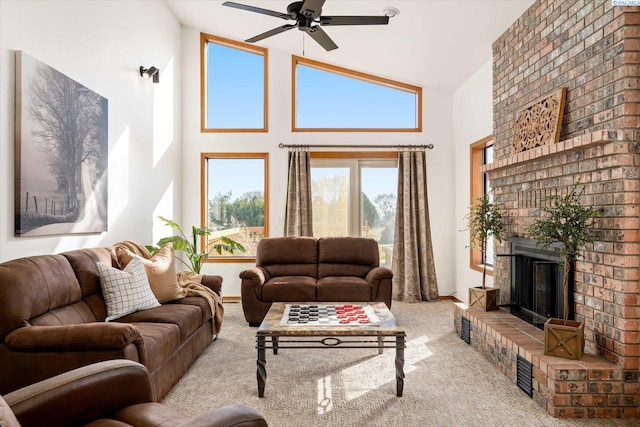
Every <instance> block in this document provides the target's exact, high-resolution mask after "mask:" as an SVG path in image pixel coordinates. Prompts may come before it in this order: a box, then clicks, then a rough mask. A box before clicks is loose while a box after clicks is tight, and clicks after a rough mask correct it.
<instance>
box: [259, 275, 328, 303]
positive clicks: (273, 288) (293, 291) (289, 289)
mask: <svg viewBox="0 0 640 427" xmlns="http://www.w3.org/2000/svg"><path fill="white" fill-rule="evenodd" d="M316 297H317V295H316V279H314V278H312V277H307V276H284V277H274V278H273V279H271V280H268V281H267V282H266V283H265V284H264V286H262V301H265V302H276V301H298V302H303V301H316Z"/></svg>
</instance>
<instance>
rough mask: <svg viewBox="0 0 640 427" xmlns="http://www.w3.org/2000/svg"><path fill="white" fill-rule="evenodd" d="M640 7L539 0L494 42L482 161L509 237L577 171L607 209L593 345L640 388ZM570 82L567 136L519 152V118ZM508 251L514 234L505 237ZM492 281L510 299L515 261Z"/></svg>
mask: <svg viewBox="0 0 640 427" xmlns="http://www.w3.org/2000/svg"><path fill="white" fill-rule="evenodd" d="M639 64H640V8H639V7H619V6H612V4H611V1H610V0H593V1H589V0H583V1H553V0H538V1H536V2H535V3H534V4H533V5H532V6H531V7H530V8H529V9H528V11H527V12H525V13H524V14H523V15H522V16H521V17H520V18H519V19H518V20H517V21H516V22H515V23H514V24H513V25H512V26H511V27H510V28H509V29H508V30H507V31H506V32H505V33H504V34H503V35H502V36H501V37H500V38H499V39H498V40H497V41H496V42H495V43H494V45H493V94H494V110H493V114H494V137H495V145H494V159H495V160H494V162H493V163H492V164H490V165H487V166H486V169H485V170H486V171H487V172H488V175H489V179H490V181H491V185H492V188H493V192H494V197H495V200H496V202H497V203H498V204H499V205H500V206H501V207H502V208H503V209H504V211H505V214H506V217H507V221H506V222H507V235H508V236H517V237H529V236H527V235H526V233H525V229H526V227H527V226H528V225H529V224H531V222H532V221H533V219H534V218H535V217H536V216H539V214H540V211H539V208H540V207H541V204H542V203H544V202H541V199H542V198H543V197H545V196H549V195H552V194H556V193H566V191H568V190H569V189H570V188H571V186H572V185H573V183H574V182H576V181H577V180H578V179H579V180H580V181H581V183H583V184H584V190H585V193H584V195H583V199H582V201H583V203H585V204H588V205H591V206H596V207H601V208H603V209H604V212H605V214H604V216H603V217H602V218H599V219H598V220H596V222H595V225H594V227H595V228H596V229H597V230H598V239H597V241H596V242H595V243H594V244H593V245H592V246H591V247H589V249H588V250H587V251H585V253H584V254H583V255H584V256H583V258H582V259H581V260H580V261H579V262H578V263H577V265H576V274H575V301H576V308H575V311H576V318H577V319H578V320H584V321H585V339H586V344H585V352H586V353H589V354H593V355H597V356H601V357H603V358H605V359H606V360H608V361H610V362H612V363H615V364H616V365H618V366H620V367H621V368H623V370H624V372H625V388H626V387H629V390H628V391H629V392H633V389H634V388H635V392H636V393H637V392H638V384H639V377H640V375H639V373H640V371H639V369H640V366H639V361H640V338H639V336H640V309H639V304H640V286H639V280H640V240H639V228H640V222H639V214H640V213H639V206H640V197H639V195H640V173H639V170H640V143H639V142H640V65H639ZM561 87H566V88H567V96H566V102H565V109H564V115H563V120H562V130H561V133H560V142H559V143H557V144H551V145H546V146H542V147H537V148H533V149H530V150H528V151H524V152H520V153H516V152H515V151H514V148H513V128H514V124H515V119H516V114H517V112H518V111H519V110H521V109H522V108H524V107H525V106H527V105H528V104H530V103H531V102H533V101H535V100H537V99H539V98H540V97H542V96H544V95H547V94H549V93H551V92H553V91H554V90H556V89H558V88H561ZM496 252H497V253H508V252H509V247H508V242H505V243H502V244H499V245H497V247H496ZM494 265H495V271H494V284H495V286H497V287H500V288H501V289H502V297H501V299H502V302H503V303H504V302H508V301H509V285H510V261H509V259H508V258H496V259H495V263H494Z"/></svg>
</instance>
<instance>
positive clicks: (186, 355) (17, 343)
mask: <svg viewBox="0 0 640 427" xmlns="http://www.w3.org/2000/svg"><path fill="white" fill-rule="evenodd" d="M97 262H100V263H102V264H106V265H107V266H114V267H115V266H116V265H117V261H116V257H115V253H114V251H113V250H112V249H111V248H92V249H80V250H76V251H70V252H65V253H61V254H56V255H39V256H32V257H27V258H20V259H16V260H12V261H7V262H4V263H1V264H0V394H6V393H9V392H11V391H13V390H16V389H18V388H21V387H24V386H26V385H29V384H33V383H35V382H38V381H41V380H43V379H45V378H49V377H52V376H54V375H57V374H60V373H63V372H67V371H70V370H72V369H75V368H78V367H80V366H85V365H89V364H92V363H95V362H100V361H104V360H110V359H129V360H132V361H135V362H139V363H141V364H143V365H145V366H146V367H147V368H148V370H149V372H150V374H151V379H152V382H153V386H154V391H155V395H156V397H157V398H158V399H161V398H162V397H163V396H164V395H165V394H166V393H167V392H168V391H169V390H170V389H171V387H172V386H173V385H174V384H175V383H176V382H177V381H178V380H179V379H180V377H181V376H182V375H183V374H184V373H185V372H186V371H187V369H188V368H189V367H190V366H191V365H192V364H193V362H194V361H195V360H196V358H197V357H198V356H199V355H200V354H202V352H203V351H204V350H205V348H207V346H208V345H209V344H210V343H211V341H212V339H213V337H214V334H213V328H212V313H211V306H210V305H209V303H208V302H207V300H206V299H205V298H202V297H198V296H187V297H184V298H182V299H178V300H175V301H171V302H169V303H165V304H161V305H160V306H159V307H155V308H150V309H147V310H143V311H137V312H134V313H131V314H128V315H125V316H124V317H121V318H119V319H116V320H115V321H109V322H105V318H106V314H107V311H106V305H105V300H104V298H103V295H102V290H101V283H100V276H99V273H98V269H97V264H96V263H97ZM221 283H222V278H220V277H219V276H204V277H203V279H202V284H203V285H206V286H208V287H210V288H211V289H213V290H214V291H216V292H217V293H220V288H221Z"/></svg>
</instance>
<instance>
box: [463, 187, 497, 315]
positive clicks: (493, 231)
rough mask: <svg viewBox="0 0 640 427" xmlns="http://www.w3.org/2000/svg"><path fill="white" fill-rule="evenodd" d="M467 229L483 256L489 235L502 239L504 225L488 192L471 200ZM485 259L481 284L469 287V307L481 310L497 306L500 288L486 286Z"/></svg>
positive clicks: (474, 245) (474, 244)
mask: <svg viewBox="0 0 640 427" xmlns="http://www.w3.org/2000/svg"><path fill="white" fill-rule="evenodd" d="M465 219H466V220H467V229H468V230H469V235H470V237H471V244H470V245H469V246H470V247H471V248H473V249H477V250H479V251H480V252H481V253H482V256H483V257H484V256H485V254H486V250H487V243H488V240H489V237H493V238H494V239H496V240H497V241H499V242H502V240H503V239H504V233H505V227H504V221H503V219H502V213H501V212H500V209H499V208H498V206H497V205H496V204H495V203H493V202H492V201H491V199H490V198H489V195H488V194H485V195H484V196H483V197H478V198H476V199H474V200H473V204H472V205H471V207H470V208H469V212H468V213H467V215H466V216H465ZM486 261H487V260H485V259H483V262H482V286H480V287H472V288H469V307H470V308H478V309H481V310H494V309H497V308H498V298H499V292H500V290H499V289H498V288H488V287H487V286H486V277H487V262H486Z"/></svg>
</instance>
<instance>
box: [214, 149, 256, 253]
mask: <svg viewBox="0 0 640 427" xmlns="http://www.w3.org/2000/svg"><path fill="white" fill-rule="evenodd" d="M267 168H268V154H267V153H203V154H202V169H203V183H204V185H203V189H202V193H203V202H202V209H203V221H202V222H203V225H204V226H205V227H208V228H209V229H211V230H212V232H211V234H210V235H209V236H208V237H207V239H206V246H205V247H206V248H208V253H209V260H239V261H242V262H246V261H247V258H253V257H255V255H256V248H257V246H258V243H259V242H260V240H261V239H262V238H263V237H266V235H267V223H268V221H267V212H268V210H267V202H268V198H267V185H266V183H267ZM222 236H225V237H228V238H230V239H232V240H234V241H236V242H238V243H240V244H242V246H244V247H245V249H246V252H245V253H234V254H233V255H232V254H228V253H224V252H223V253H222V254H221V255H219V254H218V253H217V252H216V251H215V250H213V249H212V248H213V245H215V244H217V243H220V242H221V238H222Z"/></svg>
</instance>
